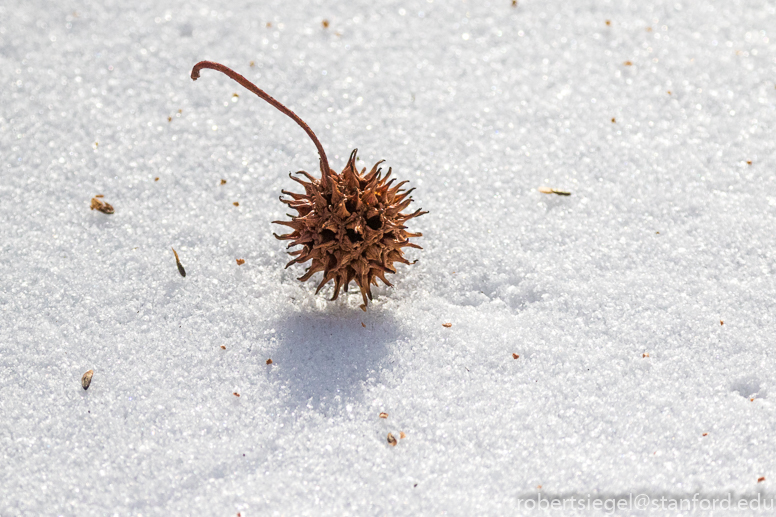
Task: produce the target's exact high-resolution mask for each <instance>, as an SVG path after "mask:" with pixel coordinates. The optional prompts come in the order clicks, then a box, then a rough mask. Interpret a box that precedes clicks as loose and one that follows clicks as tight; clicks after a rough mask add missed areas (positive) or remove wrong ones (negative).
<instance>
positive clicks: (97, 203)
mask: <svg viewBox="0 0 776 517" xmlns="http://www.w3.org/2000/svg"><path fill="white" fill-rule="evenodd" d="M98 197H102V195H101V194H98V195H97V196H96V197H93V198H92V203H91V205H90V208H91V209H92V210H97V211H100V212H102V213H103V214H108V215H110V214H112V213H113V207H112V206H111V205H110V204H109V203H106V202H105V201H102V200H100V199H97V198H98Z"/></svg>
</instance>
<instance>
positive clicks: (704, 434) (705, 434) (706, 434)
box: [701, 433, 709, 436]
mask: <svg viewBox="0 0 776 517" xmlns="http://www.w3.org/2000/svg"><path fill="white" fill-rule="evenodd" d="M708 435H709V433H703V434H702V435H701V436H708Z"/></svg>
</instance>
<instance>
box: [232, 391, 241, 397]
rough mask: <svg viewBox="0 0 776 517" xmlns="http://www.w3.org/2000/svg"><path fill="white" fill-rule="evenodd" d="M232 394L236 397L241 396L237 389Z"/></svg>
mask: <svg viewBox="0 0 776 517" xmlns="http://www.w3.org/2000/svg"><path fill="white" fill-rule="evenodd" d="M232 395H234V396H235V397H239V396H240V394H239V393H237V392H236V391H235V392H234V393H232Z"/></svg>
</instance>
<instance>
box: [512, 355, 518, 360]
mask: <svg viewBox="0 0 776 517" xmlns="http://www.w3.org/2000/svg"><path fill="white" fill-rule="evenodd" d="M512 359H520V356H519V355H517V354H512Z"/></svg>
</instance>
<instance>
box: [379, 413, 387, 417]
mask: <svg viewBox="0 0 776 517" xmlns="http://www.w3.org/2000/svg"><path fill="white" fill-rule="evenodd" d="M380 418H388V413H380Z"/></svg>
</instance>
